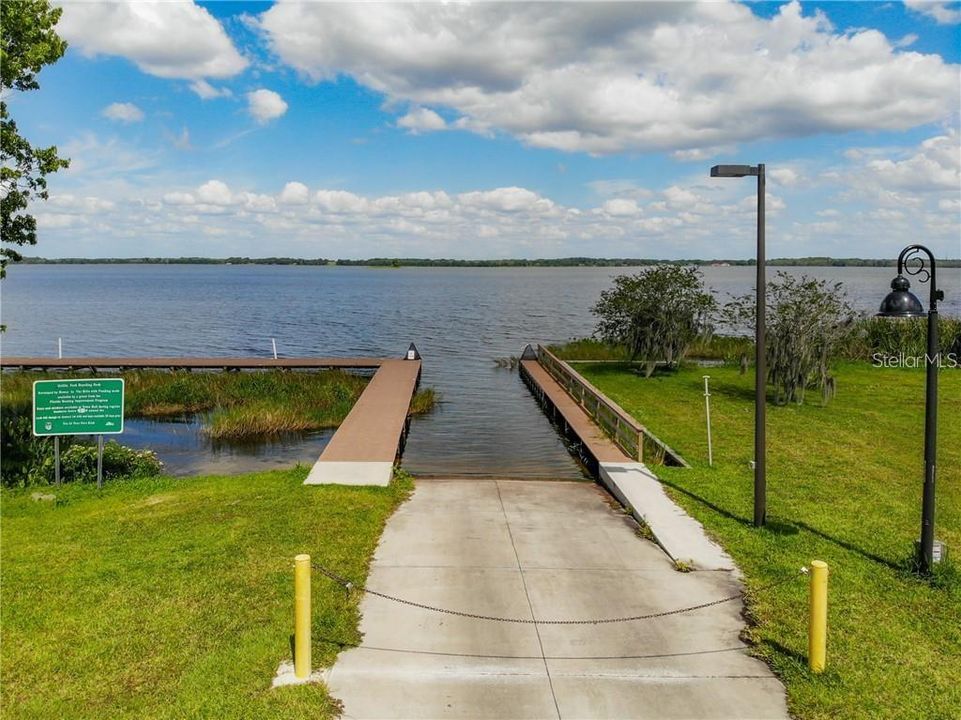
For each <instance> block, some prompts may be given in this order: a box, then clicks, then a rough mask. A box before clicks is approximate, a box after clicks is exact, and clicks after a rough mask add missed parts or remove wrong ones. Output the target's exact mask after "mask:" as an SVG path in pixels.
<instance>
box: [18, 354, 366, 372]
mask: <svg viewBox="0 0 961 720" xmlns="http://www.w3.org/2000/svg"><path fill="white" fill-rule="evenodd" d="M384 362H385V361H384V360H382V359H380V358H317V357H297V358H238V357H202V358H189V357H167V358H161V357H114V358H107V357H65V358H48V357H16V356H11V357H0V367H2V368H4V369H8V370H13V369H16V370H269V369H272V368H279V369H285V370H329V369H337V368H340V369H345V370H346V369H371V370H376V369H377V368H379V367H380V366H381V365H382V364H383V363H384Z"/></svg>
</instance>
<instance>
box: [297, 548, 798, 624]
mask: <svg viewBox="0 0 961 720" xmlns="http://www.w3.org/2000/svg"><path fill="white" fill-rule="evenodd" d="M311 567H313V568H314V569H315V570H318V571H320V573H321V574H323V575H325V576H327V577H328V578H329V579H331V580H333V581H334V582H335V583H337V584H338V585H340V586H342V587H343V588H344V589H345V590H346V591H347V593H348V594H349V593H350V591H351V590H354V589H356V590H359V591H360V592H362V593H366V594H368V595H375V596H376V597H379V598H383V599H384V600H390V601H391V602H395V603H400V604H401V605H408V606H410V607H415V608H420V609H421V610H429V611H431V612H436V613H443V614H445V615H457V616H458V617H466V618H473V619H475V620H490V621H492V622H503V623H517V624H520V625H606V624H609V623H624V622H633V621H635V620H653V619H654V618H660V617H668V616H670V615H680V614H682V613H688V612H692V611H694V610H703V609H704V608H709V607H713V606H714V605H721V604H723V603H726V602H731V601H733V600H740V599H742V598H744V597H745V596H746V595H747V591H746V590H745V591H742V592H739V593H737V594H736V595H730V596H728V597H723V598H720V599H718V600H711V601H710V602H705V603H701V604H700V605H690V606H688V607H683V608H677V609H675V610H664V611H662V612H656V613H648V614H646V615H628V616H626V617H616V618H604V619H600V620H537V619H535V618H510V617H498V616H496V615H481V614H479V613H471V612H462V611H460V610H450V609H448V608H439V607H435V606H433V605H425V604H424V603H419V602H414V601H413V600H405V599H404V598H399V597H394V596H393V595H388V594H387V593H382V592H378V591H376V590H371V589H370V588H368V587H365V586H363V585H356V584H354V583H352V582H350V580H347V579H346V578H343V577H341V576H340V575H338V574H337V573H335V572H333V571H331V570H329V569H328V568H325V567H324V566H323V565H318V564H316V563H311ZM807 571H808V569H807V568H806V567H802V568H801V570H800V573H801V574H804V573H807ZM797 577H798V573H796V572H792V573H790V574H789V575H786V576H785V577H784V578H782V579H780V580H776V581H775V582H772V583H768V584H767V585H762V586H761V587H760V588H757V590H756V591H755V592H762V591H765V590H770V589H771V588H775V587H777V586H779V585H784V584H785V583H788V582H790V581H792V580H794V579H796V578H797Z"/></svg>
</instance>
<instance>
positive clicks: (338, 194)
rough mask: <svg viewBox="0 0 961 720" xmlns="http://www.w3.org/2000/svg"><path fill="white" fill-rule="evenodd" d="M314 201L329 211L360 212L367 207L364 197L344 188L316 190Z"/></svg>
mask: <svg viewBox="0 0 961 720" xmlns="http://www.w3.org/2000/svg"><path fill="white" fill-rule="evenodd" d="M314 202H315V203H316V204H317V205H318V206H319V207H320V208H321V209H322V210H325V211H326V212H331V213H362V212H365V211H366V210H367V207H368V202H367V199H366V198H363V197H361V196H359V195H355V194H354V193H351V192H347V191H345V190H318V191H317V194H316V195H314Z"/></svg>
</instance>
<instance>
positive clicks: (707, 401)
mask: <svg viewBox="0 0 961 720" xmlns="http://www.w3.org/2000/svg"><path fill="white" fill-rule="evenodd" d="M710 380H711V376H710V375H705V376H704V410H705V412H706V413H707V465H708V467H714V448H713V447H712V446H711V388H710V386H709V382H710Z"/></svg>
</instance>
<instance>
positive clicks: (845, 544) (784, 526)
mask: <svg viewBox="0 0 961 720" xmlns="http://www.w3.org/2000/svg"><path fill="white" fill-rule="evenodd" d="M660 480H661V483H663V484H664V485H667V486H668V487H670V488H673V489H674V490H676V491H677V492H679V493H681V494H682V495H686V496H687V497H689V498H691V499H692V500H695V501H697V502H699V503H700V504H701V505H704V506H705V507H707V508H710V509H711V510H713V511H714V512H716V513H718V514H719V515H722V516H724V517H726V518H728V519H730V520H733V521H734V522H737V523H740V524H741V525H744V526H749V527H753V526H754V522H753V521H752V520H749V519H748V518H746V517H742V516H740V515H737V514H735V513H733V512H731V511H730V510H727V509H726V508H723V507H721V506H720V505H717V504H716V503H713V502H711V501H710V500H708V499H707V498H704V497H701V496H700V495H698V494H697V493H693V492H691V491H690V490H688V489H687V488H683V487H681V486H680V485H678V484H677V483H672V482H670V481H668V480H664V479H663V478H661V479H660ZM799 529H800V530H804V531H805V532H809V533H811V534H812V535H816V536H817V537H819V538H821V539H822V540H827V541H828V542H829V543H832V544H834V545H837V546H838V547H840V548H843V549H845V550H847V551H848V552H852V553H854V554H855V555H860V556H861V557H863V558H864V559H866V560H870V561H872V562H876V563H878V564H879V565H884V566H885V567H887V568H890V569H892V570H895V571H901V570H903V569H904V563H903V562H897V561H892V560H888V559H887V558H883V557H881V556H880V555H876V554H874V553H872V552H870V551H868V550H865V549H864V548H860V547H858V546H857V545H855V544H853V543H851V542H849V541H847V540H843V539H841V538H839V537H835V536H834V535H831V534H829V533H826V532H824V531H823V530H819V529H818V528H816V527H813V526H811V525H809V524H808V523H806V522H804V521H803V520H795V521H793V522H782V521H779V520H769V521H768V523H767V525H765V527H764V528H763V529H762V530H761V531H762V532H768V533H770V534H772V535H797V534H798V532H799Z"/></svg>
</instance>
